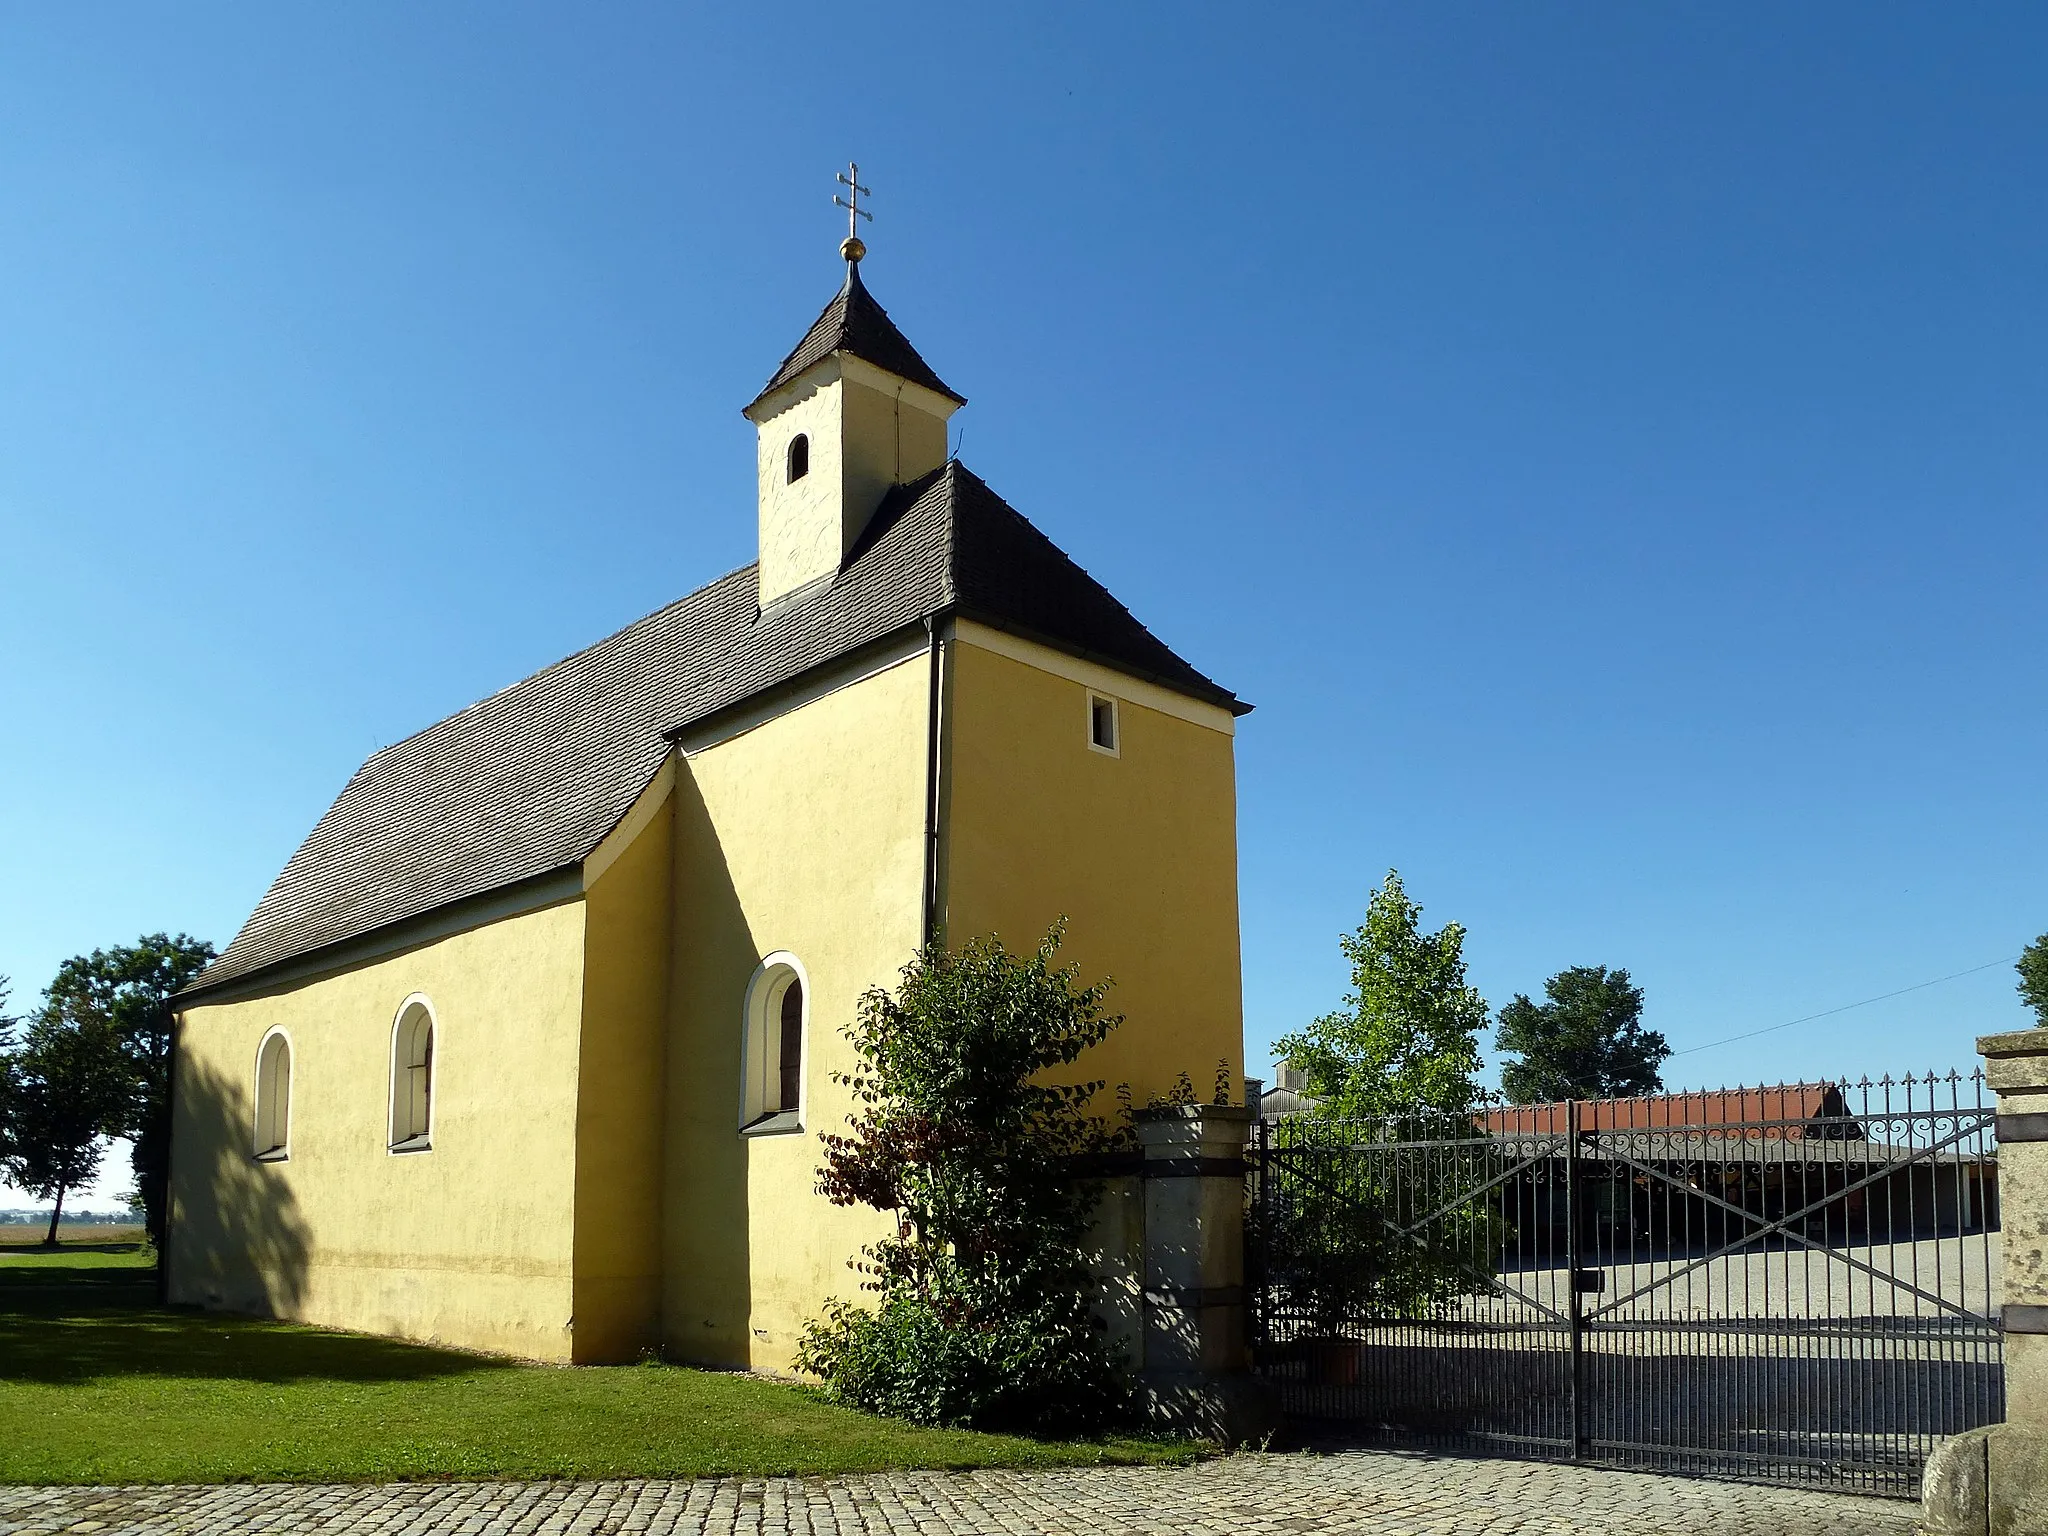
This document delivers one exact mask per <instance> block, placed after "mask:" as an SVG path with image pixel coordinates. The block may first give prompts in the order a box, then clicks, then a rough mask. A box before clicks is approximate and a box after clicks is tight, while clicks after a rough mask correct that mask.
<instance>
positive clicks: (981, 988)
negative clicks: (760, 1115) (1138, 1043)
mask: <svg viewBox="0 0 2048 1536" xmlns="http://www.w3.org/2000/svg"><path fill="white" fill-rule="evenodd" d="M1062 931H1063V929H1062V925H1059V924H1056V925H1054V927H1053V929H1052V931H1051V932H1050V933H1048V934H1047V935H1046V938H1045V940H1044V942H1043V943H1041V944H1040V945H1039V946H1038V948H1037V950H1036V952H1035V953H1033V954H1031V955H1029V956H1015V955H1011V954H1009V953H1008V952H1007V951H1005V950H1004V948H1003V946H1002V945H1001V944H1000V943H999V942H998V941H996V940H995V939H992V938H991V939H975V940H973V941H971V942H970V943H969V944H968V945H967V946H966V947H965V948H964V949H962V950H959V951H957V952H955V951H947V950H943V949H938V948H933V949H931V950H929V951H927V952H926V953H925V954H923V955H921V956H919V957H918V958H917V959H916V960H914V961H912V962H911V964H909V965H908V966H906V967H905V968H904V971H903V976H902V982H901V985H900V986H899V987H898V988H897V991H896V995H895V996H893V997H892V996H890V995H889V994H888V993H887V992H885V991H883V990H882V989H880V988H874V989H872V990H870V991H869V992H868V993H867V994H866V995H865V996H864V997H863V998H862V999H861V1004H860V1012H859V1016H858V1018H857V1019H856V1021H855V1022H854V1024H853V1025H852V1026H851V1027H850V1028H849V1029H848V1030H847V1036H848V1038H849V1039H850V1040H851V1041H852V1043H853V1047H854V1051H855V1053H856V1055H857V1056H858V1057H859V1059H860V1066H859V1067H858V1068H857V1069H856V1070H855V1071H854V1072H853V1073H851V1074H848V1075H845V1076H841V1077H840V1078H839V1079H838V1081H840V1082H841V1083H843V1084H845V1085H846V1086H847V1087H849V1088H850V1089H851V1090H852V1093H853V1098H854V1102H855V1105H856V1106H857V1108H856V1113H855V1115H854V1116H853V1118H852V1119H851V1120H850V1121H849V1134H847V1135H844V1136H827V1137H825V1138H824V1142H825V1164H824V1166H823V1167H822V1168H821V1169H820V1170H819V1174H818V1190H819V1193H821V1194H823V1195H825V1196H826V1197H827V1198H829V1199H830V1200H831V1201H832V1202H833V1203H834V1204H836V1205H856V1204H858V1205H867V1206H872V1207H873V1208H875V1209H876V1210H880V1211H887V1212H890V1213H892V1214H893V1215H894V1216H895V1217H896V1223H897V1225H896V1233H895V1235H894V1236H893V1237H890V1238H887V1239H885V1240H883V1241H881V1242H878V1243H873V1244H870V1245H869V1246H868V1247H867V1248H865V1249H863V1250H862V1254H863V1258H862V1261H861V1262H860V1264H859V1266H858V1267H859V1268H860V1270H861V1271H862V1272H863V1273H864V1274H865V1275H866V1276H867V1278H866V1280H865V1281H864V1282H863V1289H865V1290H868V1291H870V1292H873V1293H875V1295H876V1296H877V1297H878V1304H877V1305H876V1306H875V1307H874V1309H873V1310H868V1309H866V1308H862V1307H859V1306H855V1305H853V1304H851V1303H848V1302H844V1301H837V1300H835V1301H832V1302H829V1303H827V1305H826V1308H825V1315H824V1316H823V1317H822V1318H819V1319H816V1320H814V1321H813V1322H811V1323H810V1324H809V1325H808V1327H807V1328H806V1330H805V1333H804V1338H803V1342H802V1344H801V1346H800V1348H799V1350H798V1355H797V1362H798V1364H799V1365H800V1366H802V1368H803V1369H805V1370H807V1371H810V1372H812V1373H813V1374H815V1375H817V1376H819V1377H821V1378H823V1380H824V1381H825V1383H826V1386H827V1388H828V1389H829V1390H830V1392H831V1393H832V1394H833V1395H834V1396H835V1397H837V1398H839V1399H840V1400H842V1401H844V1402H848V1403H851V1404H854V1405H855V1406H858V1407H861V1408H866V1409H869V1410H870V1411H873V1412H878V1413H886V1414H891V1415H894V1416H896V1417H899V1418H905V1419H909V1420H912V1421H913V1422H916V1423H920V1424H936V1425H947V1426H956V1427H967V1428H973V1429H985V1430H1006V1431H1023V1432H1027V1433H1036V1434H1055V1435H1076V1434H1095V1433H1100V1432H1101V1431H1103V1430H1106V1429H1108V1428H1110V1427H1112V1426H1113V1425H1115V1424H1117V1423H1119V1422H1121V1421H1122V1420H1123V1419H1124V1418H1125V1417H1126V1416H1127V1415H1128V1412H1129V1405H1130V1392H1129V1388H1128V1386H1127V1384H1126V1383H1125V1380H1124V1374H1123V1362H1122V1361H1121V1360H1120V1359H1118V1358H1117V1357H1116V1355H1115V1354H1114V1352H1113V1351H1112V1350H1111V1348H1110V1346H1109V1342H1108V1339H1107V1337H1106V1334H1105V1330H1104V1329H1103V1327H1102V1324H1101V1323H1100V1321H1099V1320H1098V1319H1097V1318H1095V1317H1094V1316H1093V1315H1092V1314H1091V1313H1090V1311H1089V1307H1088V1298H1089V1296H1090V1295H1091V1293H1092V1290H1093V1281H1092V1277H1091V1276H1090V1275H1089V1273H1088V1269H1087V1265H1086V1262H1085V1258H1084V1252H1083V1242H1084V1239H1085V1237H1086V1235H1087V1231H1088V1227H1089V1224H1090V1221H1091V1219H1092V1216H1093V1212H1094V1206H1095V1202H1096V1199H1097V1196H1098V1192H1099V1191H1098V1186H1097V1185H1096V1184H1095V1183H1094V1182H1093V1181H1091V1180H1088V1179H1085V1178H1081V1177H1077V1176H1076V1164H1075V1160H1076V1158H1078V1157H1081V1156H1084V1155H1086V1154H1088V1153H1092V1152H1100V1151H1105V1150H1108V1149H1109V1148H1111V1147H1112V1146H1115V1145H1117V1144H1119V1142H1120V1139H1121V1137H1122V1135H1123V1134H1124V1133H1123V1132H1121V1131H1120V1130H1119V1129H1117V1128H1113V1127H1111V1126H1110V1125H1108V1124H1107V1123H1105V1122H1104V1121H1102V1120H1100V1119H1097V1118H1095V1117H1093V1116H1091V1115H1089V1114H1088V1113H1087V1107H1088V1103H1089V1101H1090V1100H1091V1099H1092V1098H1093V1097H1094V1096H1095V1094H1096V1093H1097V1092H1099V1091H1100V1090H1101V1088H1102V1086H1103V1085H1102V1084H1101V1083H1099V1082H1089V1083H1078V1084H1072V1083H1067V1084H1062V1083H1047V1082H1044V1081H1041V1078H1042V1077H1043V1076H1044V1075H1045V1074H1047V1073H1048V1072H1050V1071H1052V1070H1054V1069H1057V1068H1060V1067H1064V1066H1068V1065H1070V1064H1072V1063H1073V1062H1074V1061H1075V1059H1076V1058H1078V1057H1079V1056H1080V1054H1081V1053H1082V1052H1083V1051H1084V1050H1086V1049H1087V1048H1088V1047H1089V1046H1091V1045H1094V1044H1097V1043H1098V1042H1100V1041H1101V1040H1102V1039H1104V1038H1105V1037H1106V1036H1107V1035H1108V1034H1109V1032H1110V1031H1111V1030H1112V1029H1114V1028H1116V1027H1117V1025H1119V1024H1120V1023H1122V1022H1123V1020H1122V1018H1121V1016H1119V1015H1113V1014H1106V1013H1104V1012H1103V1011H1102V1006H1101V1005H1102V999H1103V997H1104V995H1105V994H1106V993H1107V991H1108V984H1107V983H1102V984H1098V985H1096V986H1093V987H1080V986H1077V985H1076V984H1075V970H1074V967H1072V966H1065V967H1055V965H1054V959H1055V957H1056V955H1057V953H1058V950H1059V945H1060V938H1061V934H1062Z"/></svg>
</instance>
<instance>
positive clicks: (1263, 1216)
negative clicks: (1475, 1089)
mask: <svg viewBox="0 0 2048 1536" xmlns="http://www.w3.org/2000/svg"><path fill="white" fill-rule="evenodd" d="M1997 1174H1998V1163H1997V1149H1996V1146H1995V1142H1994V1114H1993V1109H1992V1106H1991V1105H1990V1104H1988V1103H1987V1102H1986V1100H1985V1094H1984V1088H1983V1081H1982V1077H1981V1075H1979V1076H1973V1077H1969V1078H1964V1077H1961V1076H1960V1075H1957V1074H1950V1075H1948V1076H1946V1077H1927V1078H1918V1079H1915V1078H1905V1079H1899V1080H1892V1079H1885V1080H1883V1081H1880V1082H1876V1083H1872V1082H1868V1081H1863V1082H1858V1083H1855V1084H1853V1085H1845V1084H1840V1083H1832V1084H1802V1085H1793V1086H1788V1087H1780V1088H1772V1089H1739V1090H1729V1091H1726V1092H1718V1093H1706V1094H1685V1095H1668V1096H1660V1097H1656V1098H1647V1099H1629V1100H1604V1101H1590V1102H1581V1103H1573V1104H1554V1105H1534V1106H1521V1107H1509V1108H1499V1109H1490V1110H1486V1111H1482V1112H1480V1113H1478V1114H1476V1115H1473V1116H1469V1117H1456V1118H1447V1117H1444V1116H1441V1115H1436V1116H1431V1115H1426V1114H1417V1115H1411V1116H1391V1117H1388V1118H1385V1119H1381V1120H1373V1121H1340V1120H1332V1119H1327V1118H1323V1117H1320V1116H1318V1115H1316V1114H1314V1113H1312V1112H1311V1113H1305V1114H1295V1115H1289V1116H1286V1117H1284V1118H1278V1119H1274V1120H1267V1121H1262V1122H1261V1123H1260V1125H1259V1126H1258V1127H1257V1133H1256V1136H1255V1140H1254V1148H1253V1159H1252V1174H1251V1216H1252V1221H1251V1255H1250V1257H1251V1259H1252V1278H1253V1300H1254V1309H1253V1310H1254V1317H1253V1323H1254V1356H1255V1360H1256V1363H1257V1368H1258V1369H1259V1371H1260V1372H1261V1373H1262V1374H1263V1375H1265V1376H1266V1377H1267V1378H1268V1379H1269V1380H1271V1381H1272V1382H1273V1383H1274V1384H1275V1386H1276V1387H1277V1389H1278V1391H1279V1395H1280V1398H1281V1401H1282V1406H1283V1408H1284V1409H1285V1410H1286V1411H1287V1413H1288V1414H1289V1415H1290V1417H1292V1418H1293V1419H1295V1420H1296V1421H1297V1422H1298V1423H1299V1424H1301V1425H1302V1426H1303V1427H1305V1428H1307V1429H1308V1430H1309V1431H1310V1432H1312V1433H1316V1434H1320V1435H1324V1436H1336V1437H1344V1438H1355V1437H1371V1438H1380V1437H1386V1438H1392V1439H1395V1440H1421V1441H1434V1442H1447V1443H1452V1444H1457V1445H1460V1446H1463V1447H1466V1448H1478V1449H1486V1450H1491V1451H1495V1452H1500V1453H1507V1454H1518V1455H1527V1456H1536V1457H1552V1458H1565V1459H1574V1460H1586V1461H1597V1462H1604V1463H1610V1464H1618V1465H1624V1466H1644V1467H1660V1468H1665V1469H1669V1470H1680V1471H1691V1472H1697V1473H1702V1474H1711V1475H1717V1476H1732V1477H1741V1478H1749V1479H1754V1480H1759V1481H1768V1482H1776V1483H1788V1484H1796V1485H1807V1486H1812V1485H1820V1486H1826V1487H1832V1488H1838V1489H1844V1490H1853V1491H1856V1492H1862V1493H1872V1494H1883V1495H1890V1496H1893V1497H1900V1498H1910V1497H1914V1496H1916V1495H1917V1493H1918V1491H1919V1483H1920V1473H1921V1469H1922V1467H1923V1466H1924V1464H1925V1462H1926V1459H1927V1456H1928V1455H1929V1453H1930V1452H1931V1451H1932V1450H1933V1449H1934V1447H1935V1446H1936V1445H1937V1444H1938V1443H1939V1442H1940V1441H1941V1440H1942V1439H1943V1438H1945V1437H1947V1436H1949V1435H1953V1434H1956V1433H1959V1432H1960V1431H1962V1430H1965V1429H1970V1428H1974V1427H1976V1426H1977V1425H1981V1424H1988V1423H1994V1422H1997V1421H1998V1420H1999V1419H2001V1418H2002V1417H2003V1416H2004V1364H2003V1362H2004V1356H2003V1339H2002V1335H2001V1333H2000V1331H1999V1323H1998V1317H1999V1308H2000V1305H2001V1301H2002V1297H2001V1294H2000V1290H2001V1271H2002V1254H2001V1248H2000V1239H1999V1232H1998V1227H1999V1214H1998V1177H1997Z"/></svg>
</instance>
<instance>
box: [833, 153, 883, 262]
mask: <svg viewBox="0 0 2048 1536" xmlns="http://www.w3.org/2000/svg"><path fill="white" fill-rule="evenodd" d="M839 184H840V185H841V186H842V187H844V188H846V191H847V195H846V196H845V197H841V196H840V195H839V194H838V193H837V192H834V193H833V194H832V201H833V202H834V203H836V204H837V205H838V206H839V207H841V208H844V209H845V210H846V238H845V239H844V240H842V241H840V242H839V254H840V255H842V256H844V257H845V258H846V259H847V260H848V261H850V262H856V261H859V260H860V259H861V257H863V256H865V255H867V253H868V248H867V246H866V245H864V244H862V243H861V238H860V225H859V224H857V223H856V222H855V220H857V219H866V220H867V221H868V222H869V223H873V222H874V218H875V216H874V215H873V214H872V213H869V212H868V211H867V209H865V208H863V207H861V205H860V200H861V199H862V198H863V197H873V196H874V194H873V193H872V192H870V191H869V190H868V189H867V188H866V187H864V186H862V185H861V184H860V167H859V166H858V165H855V164H854V163H853V162H852V161H851V160H849V161H847V162H846V169H845V170H843V171H841V172H840V173H839Z"/></svg>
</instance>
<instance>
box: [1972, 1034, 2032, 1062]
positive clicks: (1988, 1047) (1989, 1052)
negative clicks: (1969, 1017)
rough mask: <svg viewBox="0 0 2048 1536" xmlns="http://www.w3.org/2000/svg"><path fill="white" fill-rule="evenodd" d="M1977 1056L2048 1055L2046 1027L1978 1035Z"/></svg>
mask: <svg viewBox="0 0 2048 1536" xmlns="http://www.w3.org/2000/svg"><path fill="white" fill-rule="evenodd" d="M1977 1054H1978V1055H1979V1056H2048V1029H2015V1030H2010V1031H2008V1032H2007V1033H2005V1034H2002V1035H1979V1036H1978V1037H1977Z"/></svg>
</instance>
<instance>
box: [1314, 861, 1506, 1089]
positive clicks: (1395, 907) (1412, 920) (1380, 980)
mask: <svg viewBox="0 0 2048 1536" xmlns="http://www.w3.org/2000/svg"><path fill="white" fill-rule="evenodd" d="M1421 917H1422V908H1421V906H1420V905H1418V904H1417V903H1415V902H1412V901H1410V900H1409V899H1408V893H1407V892H1406V891H1405V890H1404V889H1403V888H1402V885H1401V875H1400V872H1399V871H1398V870H1392V869H1390V870H1388V871H1387V878H1386V879H1385V881H1383V882H1382V883H1381V885H1380V887H1379V889H1378V890H1376V891H1374V892H1373V893H1372V899H1371V900H1370V901H1369V902H1368V903H1367V904H1366V909H1365V921H1364V923H1363V924H1361V925H1360V926H1359V928H1358V931H1357V932H1355V933H1350V934H1346V935H1345V936H1344V937H1343V938H1342V939H1340V940H1338V943H1339V945H1340V946H1341V948H1342V949H1343V951H1344V958H1345V959H1347V960H1349V961H1350V962H1351V990H1350V992H1349V993H1347V994H1346V995H1345V998H1344V1006H1343V1007H1342V1008H1340V1009H1338V1010H1337V1011H1336V1012H1335V1013H1328V1014H1325V1015H1323V1017H1321V1018H1319V1019H1317V1020H1316V1021H1315V1023H1313V1024H1311V1025H1310V1026H1309V1027H1308V1028H1307V1029H1304V1030H1299V1031H1297V1032H1296V1033H1294V1034H1291V1035H1287V1036H1285V1037H1283V1038H1282V1039H1281V1040H1280V1041H1279V1043H1278V1047H1277V1049H1278V1050H1279V1051H1280V1052H1281V1053H1282V1054H1283V1055H1285V1056H1286V1058H1287V1060H1288V1061H1289V1062H1291V1063H1292V1064H1293V1065H1295V1066H1297V1067H1299V1068H1301V1069H1302V1071H1303V1072H1304V1073H1306V1074H1307V1081H1308V1091H1309V1092H1310V1093H1311V1094H1313V1095H1315V1096H1316V1097H1318V1098H1319V1099H1321V1100H1322V1109H1321V1113H1322V1114H1323V1115H1325V1116H1326V1117H1331V1118H1337V1119H1363V1118H1375V1117H1380V1116H1386V1115H1401V1114H1425V1115H1451V1116H1457V1115H1465V1114H1469V1113H1470V1112H1471V1110H1472V1109H1473V1107H1474V1106H1475V1105H1476V1104H1477V1103H1478V1102H1479V1084H1478V1080H1477V1077H1478V1072H1479V1031H1480V1030H1481V1029H1482V1028H1483V1027H1484V1026H1485V1024H1486V1022H1487V1007H1486V999H1485V998H1483V997H1481V996H1480V995H1479V992H1478V989H1477V988H1475V987H1473V986H1471V985H1470V984H1468V983H1467V982H1466V980H1465V955H1464V946H1465V930H1464V929H1463V928H1462V927H1460V926H1459V925H1458V924H1456V923H1447V924H1445V925H1444V926H1443V927H1442V928H1440V929H1438V930H1437V931H1436V932H1435V933H1424V932H1423V931H1422V927H1421V923H1420V919H1421Z"/></svg>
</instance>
